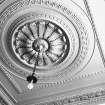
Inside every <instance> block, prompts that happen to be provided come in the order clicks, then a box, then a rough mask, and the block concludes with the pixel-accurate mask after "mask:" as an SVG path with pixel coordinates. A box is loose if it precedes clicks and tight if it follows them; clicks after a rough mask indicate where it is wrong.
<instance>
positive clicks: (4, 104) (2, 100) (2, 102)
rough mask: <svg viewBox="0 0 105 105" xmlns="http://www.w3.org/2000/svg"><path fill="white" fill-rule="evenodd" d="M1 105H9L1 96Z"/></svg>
mask: <svg viewBox="0 0 105 105" xmlns="http://www.w3.org/2000/svg"><path fill="white" fill-rule="evenodd" d="M0 104H1V105H9V104H8V103H7V102H6V101H5V100H4V99H3V98H2V97H1V96H0Z"/></svg>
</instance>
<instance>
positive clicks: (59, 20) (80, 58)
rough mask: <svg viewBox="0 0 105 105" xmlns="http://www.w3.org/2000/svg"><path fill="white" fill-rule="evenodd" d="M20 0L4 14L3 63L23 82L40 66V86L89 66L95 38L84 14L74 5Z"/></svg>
mask: <svg viewBox="0 0 105 105" xmlns="http://www.w3.org/2000/svg"><path fill="white" fill-rule="evenodd" d="M69 2H70V3H67V2H66V1H62V2H61V1H59V2H58V1H57V0H52V1H50V0H17V1H15V2H13V3H12V4H9V5H8V6H7V7H6V8H5V9H4V10H3V11H2V13H1V14H0V62H1V63H2V65H3V66H5V68H7V70H8V71H9V72H11V73H13V74H14V75H16V76H18V77H20V78H26V77H27V76H28V75H29V74H30V73H32V71H33V68H34V63H35V60H36V58H37V55H38V52H39V51H40V53H39V59H38V63H37V65H36V74H35V75H36V77H37V78H38V80H39V81H38V82H46V83H47V82H54V83H55V82H58V81H61V80H67V79H68V78H71V77H72V76H73V75H74V74H76V73H77V72H79V71H81V70H83V68H84V67H85V66H86V65H87V64H88V63H89V61H90V59H91V57H92V53H93V50H94V35H93V31H92V26H91V24H90V21H89V19H88V17H87V16H86V14H85V13H84V11H83V10H82V9H81V8H80V7H78V6H77V5H76V4H74V3H73V2H72V1H69Z"/></svg>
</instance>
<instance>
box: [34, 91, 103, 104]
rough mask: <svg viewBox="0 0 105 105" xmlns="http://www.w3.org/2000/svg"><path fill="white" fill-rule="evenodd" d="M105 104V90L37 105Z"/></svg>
mask: <svg viewBox="0 0 105 105" xmlns="http://www.w3.org/2000/svg"><path fill="white" fill-rule="evenodd" d="M101 102H105V90H101V91H97V92H93V93H88V94H83V95H78V96H73V97H70V98H65V99H61V100H56V101H52V102H46V103H40V104H35V105H66V104H70V105H84V104H86V105H87V104H95V103H101Z"/></svg>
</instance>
